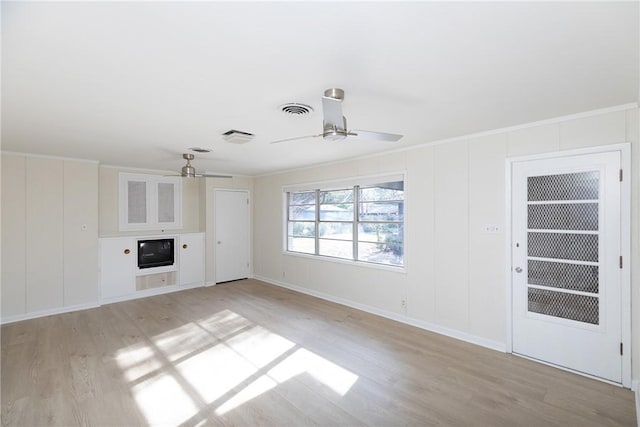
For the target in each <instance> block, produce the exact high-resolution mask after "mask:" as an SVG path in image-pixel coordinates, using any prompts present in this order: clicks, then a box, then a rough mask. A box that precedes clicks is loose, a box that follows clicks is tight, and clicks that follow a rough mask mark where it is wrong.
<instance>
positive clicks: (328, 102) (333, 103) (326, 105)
mask: <svg viewBox="0 0 640 427" xmlns="http://www.w3.org/2000/svg"><path fill="white" fill-rule="evenodd" d="M322 113H323V117H324V123H323V124H324V126H327V125H332V126H335V127H336V128H338V129H344V127H345V126H344V117H343V116H342V101H341V100H339V99H335V98H329V97H326V96H323V97H322Z"/></svg>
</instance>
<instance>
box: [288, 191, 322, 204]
mask: <svg viewBox="0 0 640 427" xmlns="http://www.w3.org/2000/svg"><path fill="white" fill-rule="evenodd" d="M315 203H316V192H315V191H305V192H303V193H289V204H290V205H313V204H315Z"/></svg>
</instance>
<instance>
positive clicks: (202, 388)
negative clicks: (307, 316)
mask: <svg viewBox="0 0 640 427" xmlns="http://www.w3.org/2000/svg"><path fill="white" fill-rule="evenodd" d="M116 361H117V363H118V366H119V367H120V369H121V370H122V371H123V374H124V376H125V378H126V379H127V380H128V381H129V382H131V383H132V388H131V390H132V393H133V395H134V397H135V399H136V402H137V404H138V406H139V408H140V410H141V412H142V413H143V414H144V416H145V417H146V419H147V421H148V422H149V424H168V425H175V424H181V423H183V422H185V421H187V420H189V419H190V418H191V417H193V416H194V415H196V414H197V413H198V412H200V411H202V410H203V409H204V410H206V407H203V405H212V406H213V405H215V406H213V407H217V408H216V410H215V414H218V415H222V414H225V413H227V412H229V411H231V410H233V409H236V408H238V407H240V406H242V405H243V404H244V403H247V402H249V401H251V400H252V399H255V398H256V397H258V396H260V395H262V394H264V393H266V392H268V391H269V390H273V389H275V388H276V387H278V386H279V385H280V384H283V383H285V382H287V381H290V380H292V379H294V378H295V377H297V376H300V375H303V374H305V375H308V377H309V378H308V379H307V381H309V380H311V379H313V380H315V381H316V384H315V385H314V386H317V387H327V388H329V389H330V390H332V391H333V392H335V393H337V394H338V395H340V396H344V395H345V394H346V393H347V392H348V391H349V390H350V388H351V387H352V386H353V384H354V383H355V382H356V381H357V380H358V376H357V375H355V374H353V373H352V372H350V371H348V370H346V369H344V368H342V367H340V366H338V365H336V364H335V363H333V362H331V361H329V360H327V359H325V358H323V357H321V356H318V355H317V354H315V353H313V352H311V351H309V350H306V349H304V348H301V347H300V346H298V345H297V344H296V343H294V342H292V341H290V340H287V339H286V338H284V337H282V336H281V335H278V334H275V333H273V332H271V331H270V330H268V329H266V328H264V327H263V326H260V325H257V324H255V323H252V322H251V321H249V320H248V319H246V318H244V317H243V316H240V315H238V314H237V313H234V312H232V311H230V310H223V311H220V312H218V313H216V314H215V315H213V316H211V317H208V318H207V319H203V320H201V321H198V322H192V323H187V324H184V325H182V326H179V327H177V328H174V329H172V330H169V331H165V332H163V333H161V334H158V335H156V336H154V337H153V338H151V341H150V342H147V343H146V344H145V343H137V344H134V345H132V346H130V347H128V348H126V349H122V350H120V351H118V352H117V353H116ZM313 380H312V381H313Z"/></svg>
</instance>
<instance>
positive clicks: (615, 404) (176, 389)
mask: <svg viewBox="0 0 640 427" xmlns="http://www.w3.org/2000/svg"><path fill="white" fill-rule="evenodd" d="M1 340H2V341H1V343H2V348H1V350H2V361H1V369H2V371H1V373H2V377H1V397H2V401H1V406H2V409H1V418H2V425H3V426H40V425H51V426H58V425H59V426H67V425H69V426H71V425H73V426H76V425H87V426H90V425H95V426H134V425H176V426H203V425H212V426H228V425H240V426H248V425H261V426H282V425H295V426H302V425H305V426H306V425H332V426H334V425H335V426H339V425H345V426H347V425H348V426H389V425H416V426H417V425H447V426H467V425H484V426H502V425H504V426H516V425H520V426H541V425H545V426H573V425H576V426H635V425H636V414H635V406H634V395H633V393H632V392H631V391H629V390H625V389H622V388H620V387H616V386H612V385H609V384H605V383H602V382H599V381H595V380H592V379H588V378H585V377H582V376H578V375H575V374H571V373H569V372H565V371H562V370H559V369H555V368H552V367H549V366H545V365H542V364H539V363H535V362H532V361H529V360H526V359H523V358H519V357H515V356H512V355H509V354H503V353H499V352H496V351H493V350H488V349H485V348H482V347H478V346H475V345H472V344H468V343H465V342H462V341H458V340H455V339H451V338H448V337H444V336H442V335H438V334H434V333H431V332H428V331H424V330H421V329H418V328H414V327H411V326H407V325H404V324H400V323H397V322H394V321H391V320H388V319H384V318H381V317H378V316H374V315H371V314H368V313H364V312H362V311H358V310H355V309H351V308H348V307H344V306H340V305H338V304H334V303H331V302H327V301H323V300H320V299H317V298H313V297H310V296H307V295H302V294H299V293H296V292H293V291H289V290H286V289H282V288H278V287H275V286H272V285H269V284H266V283H263V282H259V281H256V280H243V281H238V282H229V283H225V284H220V285H217V286H214V287H208V288H197V289H190V290H185V291H181V292H176V293H172V294H165V295H159V296H155V297H150V298H144V299H138V300H132V301H125V302H121V303H116V304H109V305H105V306H102V307H99V308H95V309H90V310H84V311H78V312H73V313H66V314H61V315H56V316H49V317H44V318H40V319H33V320H27V321H22V322H17V323H12V324H8V325H4V326H2V336H1Z"/></svg>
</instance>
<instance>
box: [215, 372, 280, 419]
mask: <svg viewBox="0 0 640 427" xmlns="http://www.w3.org/2000/svg"><path fill="white" fill-rule="evenodd" d="M277 386H278V383H277V382H276V381H274V380H273V379H271V378H269V377H268V376H266V375H263V376H261V377H260V378H258V379H257V380H255V381H254V382H252V383H251V384H249V385H248V386H247V387H245V388H243V389H242V390H240V392H238V393H237V394H235V395H234V396H233V397H231V398H230V399H229V400H227V401H226V402H224V403H223V404H222V405H221V406H220V407H218V408H217V409H216V414H218V415H224V414H226V413H227V412H229V411H231V410H233V409H236V408H237V407H239V406H241V405H243V404H245V403H247V402H249V401H250V400H253V399H255V398H256V397H258V396H260V395H261V394H263V393H266V392H267V391H269V390H271V389H274V388H276V387H277Z"/></svg>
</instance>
